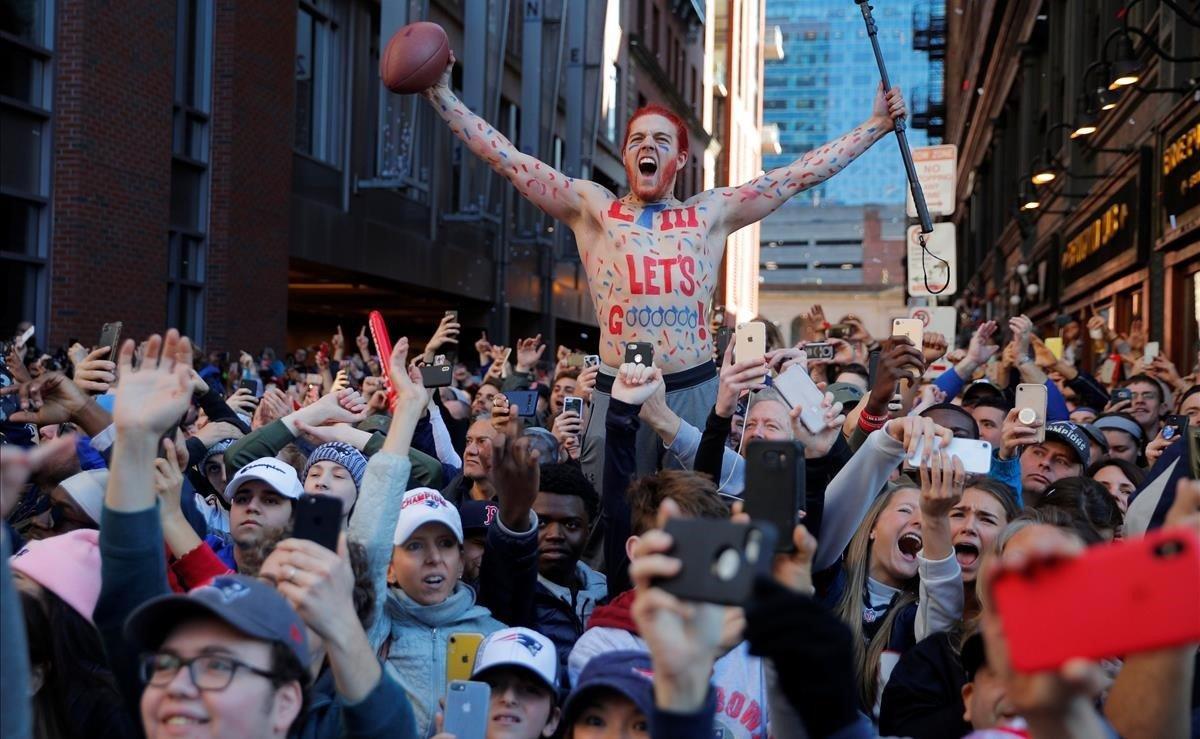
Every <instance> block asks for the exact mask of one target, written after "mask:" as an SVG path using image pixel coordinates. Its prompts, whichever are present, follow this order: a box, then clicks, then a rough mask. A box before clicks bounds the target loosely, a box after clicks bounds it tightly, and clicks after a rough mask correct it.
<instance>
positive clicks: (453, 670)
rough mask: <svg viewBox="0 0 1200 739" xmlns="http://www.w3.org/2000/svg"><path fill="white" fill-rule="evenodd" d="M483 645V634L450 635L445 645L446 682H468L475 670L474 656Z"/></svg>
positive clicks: (463, 633) (464, 633)
mask: <svg viewBox="0 0 1200 739" xmlns="http://www.w3.org/2000/svg"><path fill="white" fill-rule="evenodd" d="M482 643H483V634H474V633H470V632H458V633H454V634H451V635H450V640H449V643H448V644H447V645H446V682H447V683H452V682H454V681H455V680H470V679H471V673H472V672H474V670H475V655H476V653H478V652H479V645H480V644H482Z"/></svg>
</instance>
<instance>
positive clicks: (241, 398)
mask: <svg viewBox="0 0 1200 739" xmlns="http://www.w3.org/2000/svg"><path fill="white" fill-rule="evenodd" d="M207 387H208V386H207V384H206V385H205V388H207ZM258 403H259V401H258V398H256V397H254V393H252V392H250V391H249V390H247V389H245V388H241V387H239V388H238V389H237V391H236V392H234V394H233V395H230V396H229V398H228V399H226V401H225V405H227V406H229V407H230V408H232V409H233V410H234V412H236V413H241V414H242V415H243V416H249V415H251V414H253V413H254V409H255V408H256V407H257V406H258Z"/></svg>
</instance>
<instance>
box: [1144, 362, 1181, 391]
mask: <svg viewBox="0 0 1200 739" xmlns="http://www.w3.org/2000/svg"><path fill="white" fill-rule="evenodd" d="M1146 372H1147V374H1149V375H1151V376H1152V377H1154V378H1155V379H1157V380H1159V381H1161V382H1163V383H1164V384H1166V385H1167V387H1170V388H1171V389H1173V390H1174V391H1176V392H1179V391H1182V390H1184V389H1186V387H1187V383H1186V382H1184V381H1183V378H1182V377H1180V375H1179V370H1178V369H1176V368H1175V363H1174V362H1172V361H1171V360H1170V359H1167V355H1166V354H1159V355H1158V356H1156V357H1154V358H1153V359H1152V360H1151V361H1150V364H1148V365H1146Z"/></svg>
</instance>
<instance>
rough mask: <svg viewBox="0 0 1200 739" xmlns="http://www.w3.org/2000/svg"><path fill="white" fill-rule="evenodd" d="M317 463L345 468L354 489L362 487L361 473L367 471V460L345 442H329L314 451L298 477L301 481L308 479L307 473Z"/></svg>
mask: <svg viewBox="0 0 1200 739" xmlns="http://www.w3.org/2000/svg"><path fill="white" fill-rule="evenodd" d="M317 462H333V463H334V464H340V465H341V466H343V467H345V468H346V471H347V472H349V473H350V477H351V479H353V480H354V489H355V490H358V489H360V488H361V487H362V479H363V473H364V472H366V471H367V458H366V457H364V456H363V453H362V452H360V451H358V450H357V449H355V448H354V447H352V446H350V445H349V444H347V443H346V442H344V441H331V442H329V443H327V444H322V445H321V446H319V447H317V448H316V449H314V450H313V452H312V454H310V455H309V456H308V464H306V465H304V473H303V474H301V475H300V479H301V481H303V480H307V479H308V471H309V470H310V469H312V466H313V465H314V464H316V463H317Z"/></svg>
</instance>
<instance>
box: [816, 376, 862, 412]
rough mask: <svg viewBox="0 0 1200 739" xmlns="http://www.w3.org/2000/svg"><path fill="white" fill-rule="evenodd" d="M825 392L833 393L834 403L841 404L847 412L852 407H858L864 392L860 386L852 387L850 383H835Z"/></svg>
mask: <svg viewBox="0 0 1200 739" xmlns="http://www.w3.org/2000/svg"><path fill="white" fill-rule="evenodd" d="M825 392H827V393H833V402H835V403H841V404H842V406H843V407H844V408H846V409H847V410H849V409H850V407H851V406H854V405H858V401H860V400H862V397H863V390H862V388H860V387H859V386H858V385H851V384H850V383H848V382H835V383H833V384H832V385H830V386H829V387H827V388H825Z"/></svg>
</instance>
